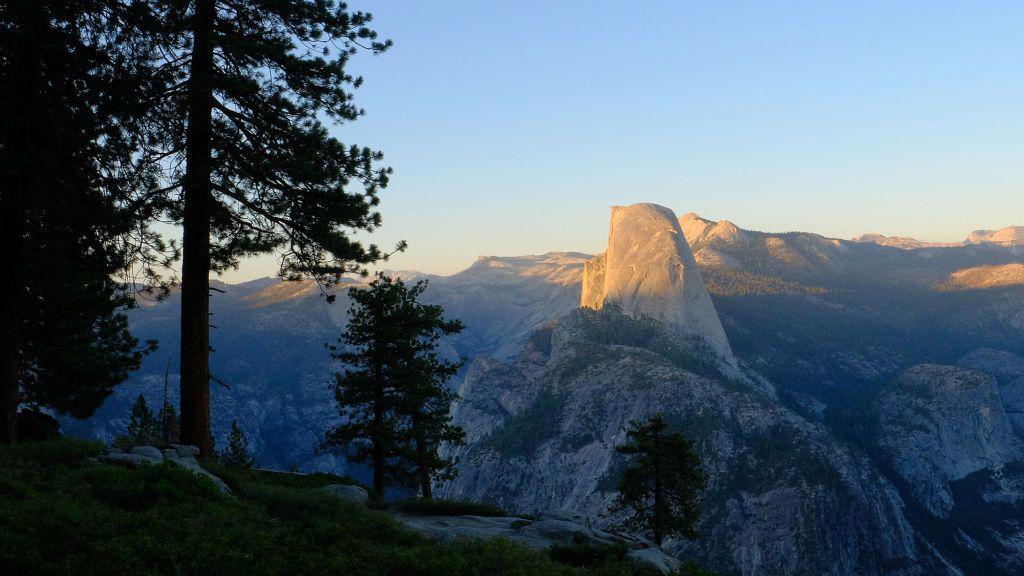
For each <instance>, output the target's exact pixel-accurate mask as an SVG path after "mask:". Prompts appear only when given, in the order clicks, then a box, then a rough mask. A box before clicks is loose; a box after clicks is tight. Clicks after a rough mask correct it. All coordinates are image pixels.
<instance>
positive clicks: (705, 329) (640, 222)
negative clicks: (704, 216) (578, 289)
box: [580, 204, 732, 358]
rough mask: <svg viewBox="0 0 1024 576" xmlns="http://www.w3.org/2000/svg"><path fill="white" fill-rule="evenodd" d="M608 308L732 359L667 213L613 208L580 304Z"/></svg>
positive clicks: (644, 207) (645, 206) (698, 276)
mask: <svg viewBox="0 0 1024 576" xmlns="http://www.w3.org/2000/svg"><path fill="white" fill-rule="evenodd" d="M609 304H614V305H616V306H618V307H620V308H621V309H622V310H623V312H625V313H626V314H629V315H631V316H633V317H636V318H639V317H644V316H646V317H650V318H654V319H656V320H658V321H661V322H664V323H665V324H668V325H670V326H672V327H674V328H675V329H676V330H678V331H679V332H680V333H682V334H686V335H689V336H695V337H699V338H701V339H703V340H704V341H705V342H706V343H707V344H708V345H709V346H711V348H712V349H713V350H714V351H715V352H716V353H717V354H719V355H720V356H722V357H726V358H731V357H732V350H730V348H729V342H728V340H727V339H726V337H725V330H723V329H722V323H721V322H720V321H719V319H718V315H717V314H716V313H715V306H714V304H713V303H712V302H711V296H710V295H709V294H708V290H707V287H706V286H705V285H704V279H703V278H702V277H701V272H700V268H699V267H698V266H697V261H696V260H694V258H693V253H692V252H691V251H690V246H689V244H687V242H686V237H685V236H684V235H683V231H682V229H681V228H680V225H679V221H678V220H677V219H676V216H675V214H673V213H672V211H671V210H669V209H668V208H665V207H663V206H658V205H655V204H633V205H631V206H613V207H612V214H611V224H610V226H609V230H608V250H607V251H606V252H605V253H604V255H602V256H599V257H598V258H596V259H594V260H591V261H589V262H587V264H586V266H585V267H584V270H583V293H582V297H581V299H580V305H581V306H584V307H587V308H593V309H600V308H602V307H604V306H606V305H609Z"/></svg>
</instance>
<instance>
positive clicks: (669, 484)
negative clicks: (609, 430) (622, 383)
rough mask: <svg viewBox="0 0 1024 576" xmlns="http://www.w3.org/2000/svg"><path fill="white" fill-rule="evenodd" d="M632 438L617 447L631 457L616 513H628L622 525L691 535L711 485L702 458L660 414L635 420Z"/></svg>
mask: <svg viewBox="0 0 1024 576" xmlns="http://www.w3.org/2000/svg"><path fill="white" fill-rule="evenodd" d="M626 434H627V438H628V441H627V442H626V444H623V445H621V446H618V447H616V448H615V451H616V452H618V453H620V454H625V455H626V456H628V457H629V463H628V466H627V468H626V470H625V472H624V473H623V475H622V478H621V479H620V480H619V494H618V497H617V499H616V501H615V503H614V505H613V506H612V510H611V511H612V512H613V513H617V512H623V511H625V512H628V513H629V516H628V517H627V518H626V520H625V522H624V527H626V528H632V529H638V530H640V531H642V532H645V533H647V534H649V535H651V536H652V537H653V539H654V541H655V543H657V544H658V545H659V546H660V545H661V543H662V541H663V540H664V538H665V537H666V536H680V537H682V538H685V539H688V540H692V539H694V538H696V537H697V532H696V526H697V521H698V519H699V517H700V511H699V510H698V504H699V495H700V494H699V493H700V491H701V490H703V489H704V488H705V486H706V485H707V476H706V475H705V474H704V472H703V470H701V463H700V457H699V456H697V453H696V452H694V450H693V444H692V443H691V442H690V441H689V440H687V439H686V437H685V436H683V435H682V434H680V433H669V432H668V424H666V423H665V419H664V418H663V417H662V416H661V415H660V414H658V415H655V416H653V417H651V418H649V419H648V420H647V421H646V422H637V421H634V422H631V423H630V427H629V429H628V430H627V431H626Z"/></svg>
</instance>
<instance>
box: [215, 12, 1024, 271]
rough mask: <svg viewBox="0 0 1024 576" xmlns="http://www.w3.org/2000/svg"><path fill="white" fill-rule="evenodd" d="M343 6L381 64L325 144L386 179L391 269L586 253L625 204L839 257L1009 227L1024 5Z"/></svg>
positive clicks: (1022, 159)
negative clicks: (843, 248) (338, 143)
mask: <svg viewBox="0 0 1024 576" xmlns="http://www.w3.org/2000/svg"><path fill="white" fill-rule="evenodd" d="M349 4H350V6H352V7H353V8H355V9H360V10H366V11H370V12H372V13H373V14H374V26H375V28H376V29H377V30H378V31H379V32H380V34H381V35H382V36H383V37H386V38H391V39H392V40H393V41H394V47H393V48H392V49H390V50H389V51H387V52H386V53H385V54H382V55H379V56H373V55H370V54H361V55H359V56H357V57H356V58H355V59H354V60H353V61H352V71H353V72H356V73H358V74H361V75H362V76H363V77H364V79H365V84H364V85H363V87H362V88H360V89H359V90H358V91H357V92H356V102H357V103H358V104H359V105H360V106H362V107H363V108H364V109H365V110H366V115H365V116H364V117H362V118H360V119H359V120H358V121H357V122H355V123H352V124H348V125H343V126H337V127H334V128H332V130H333V132H334V134H335V135H336V136H337V137H338V138H339V139H341V140H342V141H343V142H345V143H346V144H350V143H357V144H359V145H365V146H371V147H374V148H377V149H379V150H381V151H383V153H384V155H385V164H387V165H390V166H391V167H393V168H394V175H393V178H392V180H391V184H390V186H389V187H388V188H387V189H385V190H383V191H382V193H381V204H380V212H381V214H382V216H383V221H384V225H383V227H382V228H380V229H379V230H377V231H376V232H374V233H373V234H372V235H369V236H365V235H364V237H365V238H366V239H367V240H369V241H372V242H375V243H377V244H378V245H380V246H381V247H383V248H388V247H391V246H393V245H394V244H395V243H396V242H398V241H399V240H406V241H408V243H409V248H408V250H407V251H406V252H404V253H401V254H397V255H395V256H394V257H392V259H391V261H389V262H388V263H386V264H385V265H384V267H386V268H389V269H394V270H409V269H415V270H419V271H423V272H429V273H435V274H451V273H455V272H457V271H459V270H462V269H464V268H466V267H468V266H469V265H470V264H472V262H473V261H474V260H475V259H476V258H477V256H478V255H498V256H513V255H524V254H541V253H545V252H549V251H556V250H557V251H581V252H590V253H598V252H601V251H603V250H604V244H605V242H606V240H607V227H608V214H609V207H610V206H613V205H623V204H631V203H635V202H654V203H657V204H662V205H664V206H668V207H670V208H672V209H673V210H675V211H676V213H677V214H679V215H682V214H684V213H686V212H697V213H698V214H700V215H702V216H705V217H707V218H710V219H713V220H719V219H728V220H731V221H733V222H735V223H736V224H737V225H739V226H740V227H743V228H748V229H754V230H763V231H780V232H781V231H789V230H802V231H809V232H817V233H821V234H825V235H827V236H833V237H839V238H849V237H852V236H856V235H859V234H862V233H865V232H880V233H883V234H887V235H904V236H913V237H917V238H919V239H922V240H932V241H956V240H962V239H963V238H965V237H966V236H967V234H968V233H969V232H970V231H971V230H974V229H979V228H1001V227H1003V226H1008V225H1024V2H1019V1H1013V2H981V1H978V2H936V1H929V2H924V1H921V2H916V1H900V2H891V1H886V2H871V1H858V2H849V1H834V2H826V1H810V0H808V1H805V2H783V1H772V2H764V1H757V2H729V1H721V0H714V1H702V2H693V1H683V0H674V1H653V0H649V1H638V2H599V1H596V0H594V1H569V0H559V1H550V0H549V1H539V0H538V1H517V2H492V1H480V0H476V1H458V2H457V1H445V0H439V1H436V2H422V1H414V0H409V1H397V0H378V1H361V0H350V1H349ZM275 272H276V261H275V260H274V258H273V257H262V258H255V259H250V260H247V261H245V262H243V264H242V266H241V267H240V269H239V270H237V271H232V272H228V273H227V274H225V275H224V277H223V279H225V280H227V281H229V282H236V281H242V280H247V279H251V278H256V277H261V276H269V275H274V273H275Z"/></svg>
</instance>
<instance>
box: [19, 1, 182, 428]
mask: <svg viewBox="0 0 1024 576" xmlns="http://www.w3.org/2000/svg"><path fill="white" fill-rule="evenodd" d="M137 4H138V5H137ZM151 16H152V14H151V13H149V12H147V10H146V8H145V6H143V5H141V4H140V3H135V2H122V1H118V0H97V1H95V2H78V1H72V0H10V1H8V2H4V3H2V4H0V87H2V89H0V118H2V125H0V235H2V238H0V243H2V245H3V250H0V269H2V270H4V274H5V279H4V282H3V294H2V296H0V442H11V441H13V440H14V439H15V438H16V436H17V430H16V424H17V409H18V406H19V405H20V404H29V405H33V406H47V407H50V408H53V409H56V410H57V411H59V412H65V413H70V414H71V415H73V416H76V417H84V416H87V415H89V414H91V413H92V411H93V410H95V408H96V407H98V406H99V404H100V403H101V402H102V401H103V399H104V398H105V397H106V396H107V395H108V394H109V393H110V391H111V389H112V387H113V386H114V385H116V384H117V383H119V382H120V381H122V380H123V379H124V378H125V376H126V375H127V372H128V371H129V370H132V369H134V368H136V367H137V366H138V363H139V361H140V357H141V352H142V350H140V349H139V348H138V343H137V341H136V340H135V339H134V338H133V337H132V336H131V335H130V333H129V332H128V329H127V324H126V322H125V319H124V316H123V315H122V314H120V310H122V309H123V308H125V307H127V306H131V305H132V304H133V300H132V298H131V288H130V287H129V289H128V290H125V289H124V288H125V286H123V285H119V284H118V283H117V282H115V280H114V278H116V277H118V276H120V277H122V278H123V277H125V276H129V277H131V278H132V279H134V278H135V275H136V274H138V273H141V274H142V275H143V277H144V280H146V281H147V282H148V283H153V282H158V281H159V277H158V274H157V272H156V271H157V269H159V268H160V267H162V266H163V265H166V264H168V259H167V258H166V257H165V251H166V250H168V249H170V255H171V256H173V247H169V246H166V245H164V244H163V243H162V241H161V240H160V239H159V237H158V236H157V235H156V234H154V233H153V232H152V231H151V230H149V228H148V227H147V222H148V220H149V218H151V217H152V216H153V214H155V212H156V211H157V210H159V205H158V204H157V203H156V202H155V201H154V198H156V197H155V196H153V195H152V194H151V191H152V190H153V188H154V186H153V184H154V174H153V172H152V170H151V169H147V168H146V167H145V166H140V164H139V163H138V162H137V161H136V160H137V158H136V152H137V151H138V150H139V148H140V145H141V137H142V136H141V135H142V134H143V128H142V123H143V119H144V117H145V116H146V110H147V109H148V108H147V107H148V102H151V101H152V96H153V92H152V89H153V87H154V84H153V82H152V81H151V78H152V75H151V74H149V73H148V71H147V70H148V63H149V62H150V61H151V57H152V54H151V52H150V45H149V44H147V43H146V42H145V41H144V40H145V35H144V34H141V33H140V32H139V31H140V30H142V29H144V28H147V27H150V26H151V25H152V24H153V20H152V19H151V18H150V17H151Z"/></svg>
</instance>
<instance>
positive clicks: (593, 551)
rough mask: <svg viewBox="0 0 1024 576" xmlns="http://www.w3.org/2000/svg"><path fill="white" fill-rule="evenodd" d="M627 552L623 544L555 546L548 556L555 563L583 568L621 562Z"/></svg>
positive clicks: (627, 549)
mask: <svg viewBox="0 0 1024 576" xmlns="http://www.w3.org/2000/svg"><path fill="white" fill-rule="evenodd" d="M628 551H629V548H627V547H626V545H625V544H556V545H554V546H552V547H551V550H549V551H548V556H550V557H551V559H552V560H554V561H555V562H561V563H563V564H568V565H570V566H575V567H577V568H584V567H587V566H593V565H595V564H603V563H605V562H607V561H608V560H623V559H625V557H626V552H628Z"/></svg>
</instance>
